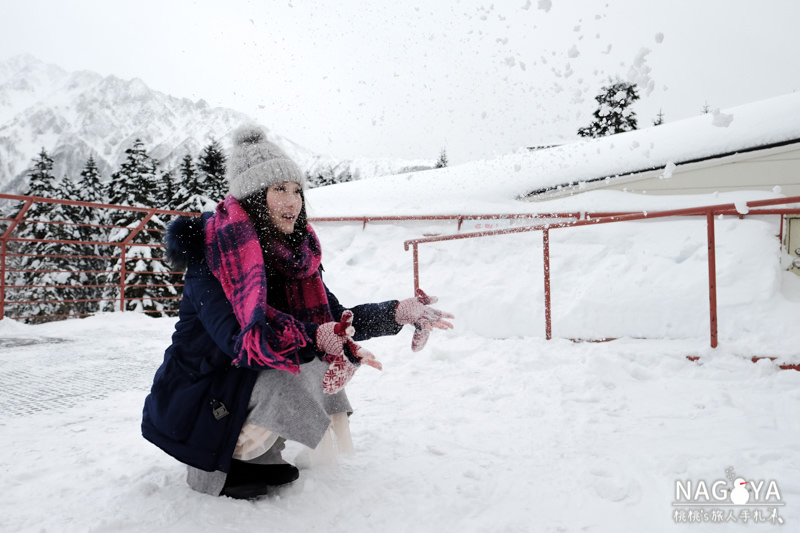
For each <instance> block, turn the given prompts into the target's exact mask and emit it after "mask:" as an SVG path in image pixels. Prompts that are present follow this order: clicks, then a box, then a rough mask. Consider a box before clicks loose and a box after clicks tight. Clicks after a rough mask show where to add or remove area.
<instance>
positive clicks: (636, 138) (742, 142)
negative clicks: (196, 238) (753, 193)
mask: <svg viewBox="0 0 800 533" xmlns="http://www.w3.org/2000/svg"><path fill="white" fill-rule="evenodd" d="M798 115H800V93H793V94H788V95H785V96H781V97H777V98H772V99H769V100H763V101H760V102H755V103H752V104H748V105H744V106H739V107H736V108H731V109H727V110H724V112H722V111H718V110H717V111H715V113H713V114H711V113H709V114H704V115H700V116H697V117H694V118H690V119H686V120H681V121H677V122H671V123H667V124H662V125H660V126H655V127H650V128H646V129H642V130H637V131H632V132H626V133H621V134H618V135H612V136H609V137H603V138H600V139H589V140H583V141H580V142H575V143H572V144H568V145H564V146H558V147H555V148H549V149H544V150H536V151H533V152H528V151H521V152H519V153H515V154H509V155H506V156H503V157H498V158H496V159H489V160H482V161H476V162H472V163H466V164H463V165H457V166H453V167H448V168H444V169H439V170H428V171H424V172H416V173H409V174H402V175H398V176H385V177H382V178H376V179H374V180H370V182H369V183H366V182H355V183H343V184H338V185H333V186H331V187H325V188H323V189H317V190H314V191H311V192H310V194H309V199H310V204H311V205H312V206H313V207H314V209H315V214H316V215H317V216H345V215H348V214H353V213H359V214H365V215H388V214H392V213H403V214H442V213H462V212H469V211H470V210H478V211H482V212H484V213H491V212H521V211H534V210H541V207H538V206H536V205H530V204H528V203H525V202H510V201H509V200H510V199H512V198H517V197H519V196H520V195H524V194H526V193H528V192H530V191H535V190H538V189H542V188H548V187H555V186H558V185H563V184H569V183H573V182H579V181H581V180H587V179H592V178H602V177H607V176H616V175H621V174H625V173H629V172H635V171H640V170H644V169H655V168H663V167H665V166H666V165H668V164H669V163H673V164H680V163H681V162H682V161H688V160H694V159H700V158H704V157H709V156H712V155H718V154H724V153H730V152H735V151H737V150H742V149H746V148H752V147H754V146H764V145H769V144H771V143H777V142H782V141H787V140H792V139H800V122H798V121H797V120H796V119H795V117H797V116H798ZM432 188H433V189H432ZM445 198H446V199H447V201H446V203H445V202H443V201H442V200H443V199H445ZM364 200H366V202H364Z"/></svg>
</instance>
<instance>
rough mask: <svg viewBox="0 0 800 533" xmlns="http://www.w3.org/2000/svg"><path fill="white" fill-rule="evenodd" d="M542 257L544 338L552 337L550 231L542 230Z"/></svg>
mask: <svg viewBox="0 0 800 533" xmlns="http://www.w3.org/2000/svg"><path fill="white" fill-rule="evenodd" d="M542 255H543V259H544V332H545V338H546V339H547V340H550V339H551V338H552V337H553V331H552V324H551V314H550V230H549V229H547V228H544V229H543V230H542Z"/></svg>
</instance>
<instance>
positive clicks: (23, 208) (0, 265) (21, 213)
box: [0, 198, 33, 320]
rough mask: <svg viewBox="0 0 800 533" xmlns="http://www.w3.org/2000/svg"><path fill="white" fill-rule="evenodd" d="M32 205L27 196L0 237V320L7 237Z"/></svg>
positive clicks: (4, 295) (4, 292) (1, 316)
mask: <svg viewBox="0 0 800 533" xmlns="http://www.w3.org/2000/svg"><path fill="white" fill-rule="evenodd" d="M32 205H33V200H31V199H30V198H28V199H27V200H25V203H24V204H23V205H22V206H21V207H20V209H19V212H18V213H17V215H16V216H15V217H14V220H12V221H11V223H10V224H9V225H8V227H7V228H6V231H5V232H4V233H3V235H2V237H0V241H2V250H0V251H2V256H3V260H2V263H0V320H2V319H3V317H4V316H5V305H6V256H7V255H8V246H7V243H8V239H9V237H11V233H13V232H14V230H15V229H16V227H17V226H18V225H19V223H20V222H22V219H23V218H25V213H27V212H28V209H30V208H31V206H32Z"/></svg>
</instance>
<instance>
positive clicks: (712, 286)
mask: <svg viewBox="0 0 800 533" xmlns="http://www.w3.org/2000/svg"><path fill="white" fill-rule="evenodd" d="M795 203H800V196H793V197H788V198H778V199H771V200H758V201H754V202H747V203H746V204H742V205H740V206H739V207H738V208H737V204H719V205H708V206H702V207H692V208H686V209H672V210H666V211H649V212H629V213H586V214H584V215H583V216H580V217H573V219H572V220H568V221H555V220H554V221H550V222H545V223H541V224H534V225H531V226H521V227H515V228H507V229H501V230H493V231H479V232H471V233H459V234H454V235H440V236H435V237H425V238H420V239H410V240H407V241H405V243H404V248H405V250H406V251H408V249H409V246H410V247H411V249H412V254H413V259H412V261H413V268H414V290H415V291H416V290H417V289H419V286H420V284H419V249H418V248H419V245H420V244H424V243H432V242H442V241H450V240H459V239H474V238H478V237H491V236H495V235H507V234H510V233H524V232H530V231H541V232H542V254H543V259H544V268H543V271H544V307H545V336H546V338H547V339H551V338H552V313H551V305H550V230H553V229H557V228H568V227H579V226H588V225H594V224H608V223H611V222H624V221H630V220H649V219H656V218H668V217H686V216H704V217H706V227H707V241H708V299H709V322H710V324H709V330H710V342H711V347H712V348H716V347H717V345H718V334H717V280H716V244H715V232H714V217H715V216H717V215H734V216H737V217H739V218H744V217H745V216H753V215H780V216H781V234H782V233H783V218H782V217H783V215H787V214H800V209H798V208H783V209H758V208H759V207H766V206H774V205H785V204H795Z"/></svg>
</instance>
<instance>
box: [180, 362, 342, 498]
mask: <svg viewBox="0 0 800 533" xmlns="http://www.w3.org/2000/svg"><path fill="white" fill-rule="evenodd" d="M327 368H328V363H325V362H323V361H319V360H314V361H312V362H310V363H306V364H304V365H302V366H301V367H300V373H299V374H290V373H289V372H285V371H282V370H262V371H261V372H260V373H259V374H258V378H257V379H256V383H255V386H254V387H253V392H252V393H251V394H250V403H249V405H248V414H247V419H246V420H245V424H253V425H256V426H259V427H262V428H266V429H268V430H270V431H272V432H273V433H275V434H277V435H279V436H280V437H281V440H283V439H285V440H290V441H295V442H299V443H300V444H303V445H305V446H308V447H309V448H312V449H313V448H316V447H317V445H318V444H319V442H320V441H321V440H322V437H323V436H324V435H325V431H326V430H327V429H328V427H329V426H330V424H331V418H330V416H331V415H334V414H337V413H348V414H350V413H352V412H353V408H352V407H351V406H350V401H349V400H348V399H347V394H346V393H345V391H344V389H342V390H341V391H339V392H337V393H336V394H325V393H324V392H323V391H322V376H323V375H324V374H325V370H327ZM270 454H272V456H274V455H276V451H275V450H270V451H269V452H267V454H266V455H270ZM272 456H271V457H270V459H269V462H272V461H275V460H280V452H279V451H278V452H277V459H275V458H274V457H272ZM259 459H260V458H257V459H254V460H253V462H264V461H263V460H259ZM188 469H189V470H188V473H187V477H186V481H187V483H188V484H189V486H190V487H191V488H192V489H194V490H196V491H198V492H203V493H205V494H213V495H216V496H218V495H219V494H220V492H221V491H222V487H223V486H224V485H225V478H226V477H227V474H225V473H224V472H220V471H216V472H206V471H204V470H200V469H198V468H194V467H191V466H190V467H188Z"/></svg>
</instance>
